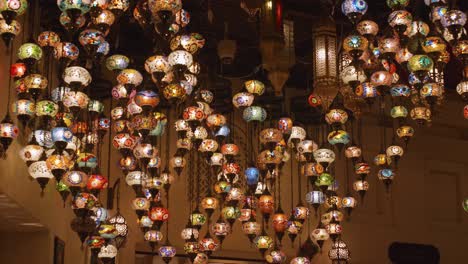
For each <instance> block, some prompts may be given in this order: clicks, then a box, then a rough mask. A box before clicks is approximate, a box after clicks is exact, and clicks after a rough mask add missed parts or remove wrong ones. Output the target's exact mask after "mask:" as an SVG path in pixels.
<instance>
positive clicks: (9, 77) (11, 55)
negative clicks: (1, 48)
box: [5, 46, 13, 115]
mask: <svg viewBox="0 0 468 264" xmlns="http://www.w3.org/2000/svg"><path fill="white" fill-rule="evenodd" d="M12 64H13V46H12V48H11V50H10V65H9V68H11V65H12ZM11 79H12V78H11V75H10V74H8V98H7V104H6V105H5V113H6V115H9V114H10V113H9V111H8V109H9V106H10V100H11Z"/></svg>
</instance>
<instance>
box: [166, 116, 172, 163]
mask: <svg viewBox="0 0 468 264" xmlns="http://www.w3.org/2000/svg"><path fill="white" fill-rule="evenodd" d="M166 116H167V125H168V129H167V136H166V147H165V152H166V153H165V156H166V157H165V158H166V167H169V155H170V153H169V148H170V145H169V144H170V141H171V128H172V124H171V109H170V108H168V110H167V113H166Z"/></svg>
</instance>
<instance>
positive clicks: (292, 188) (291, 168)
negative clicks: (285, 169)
mask: <svg viewBox="0 0 468 264" xmlns="http://www.w3.org/2000/svg"><path fill="white" fill-rule="evenodd" d="M293 161H294V159H293V158H292V159H291V166H290V180H291V212H292V210H293V209H294V178H293Z"/></svg>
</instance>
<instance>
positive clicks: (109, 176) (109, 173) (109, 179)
mask: <svg viewBox="0 0 468 264" xmlns="http://www.w3.org/2000/svg"><path fill="white" fill-rule="evenodd" d="M113 103H114V100H112V98H111V99H110V107H109V117H110V115H111V113H112V108H113V107H114V106H113ZM112 122H113V121H112V118H109V135H108V136H107V141H108V142H107V143H108V144H107V145H108V146H107V181H108V182H110V181H111V157H112V150H111V145H112ZM99 162H101V159H100V158H99Z"/></svg>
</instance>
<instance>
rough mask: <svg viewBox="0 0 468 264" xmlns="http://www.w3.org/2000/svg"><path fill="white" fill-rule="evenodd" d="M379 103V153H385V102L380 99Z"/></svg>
mask: <svg viewBox="0 0 468 264" xmlns="http://www.w3.org/2000/svg"><path fill="white" fill-rule="evenodd" d="M380 100H381V103H380V106H381V107H380V125H381V126H382V128H381V142H380V148H381V151H385V138H386V137H387V135H386V134H387V131H386V129H385V116H384V114H385V101H384V98H380Z"/></svg>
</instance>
